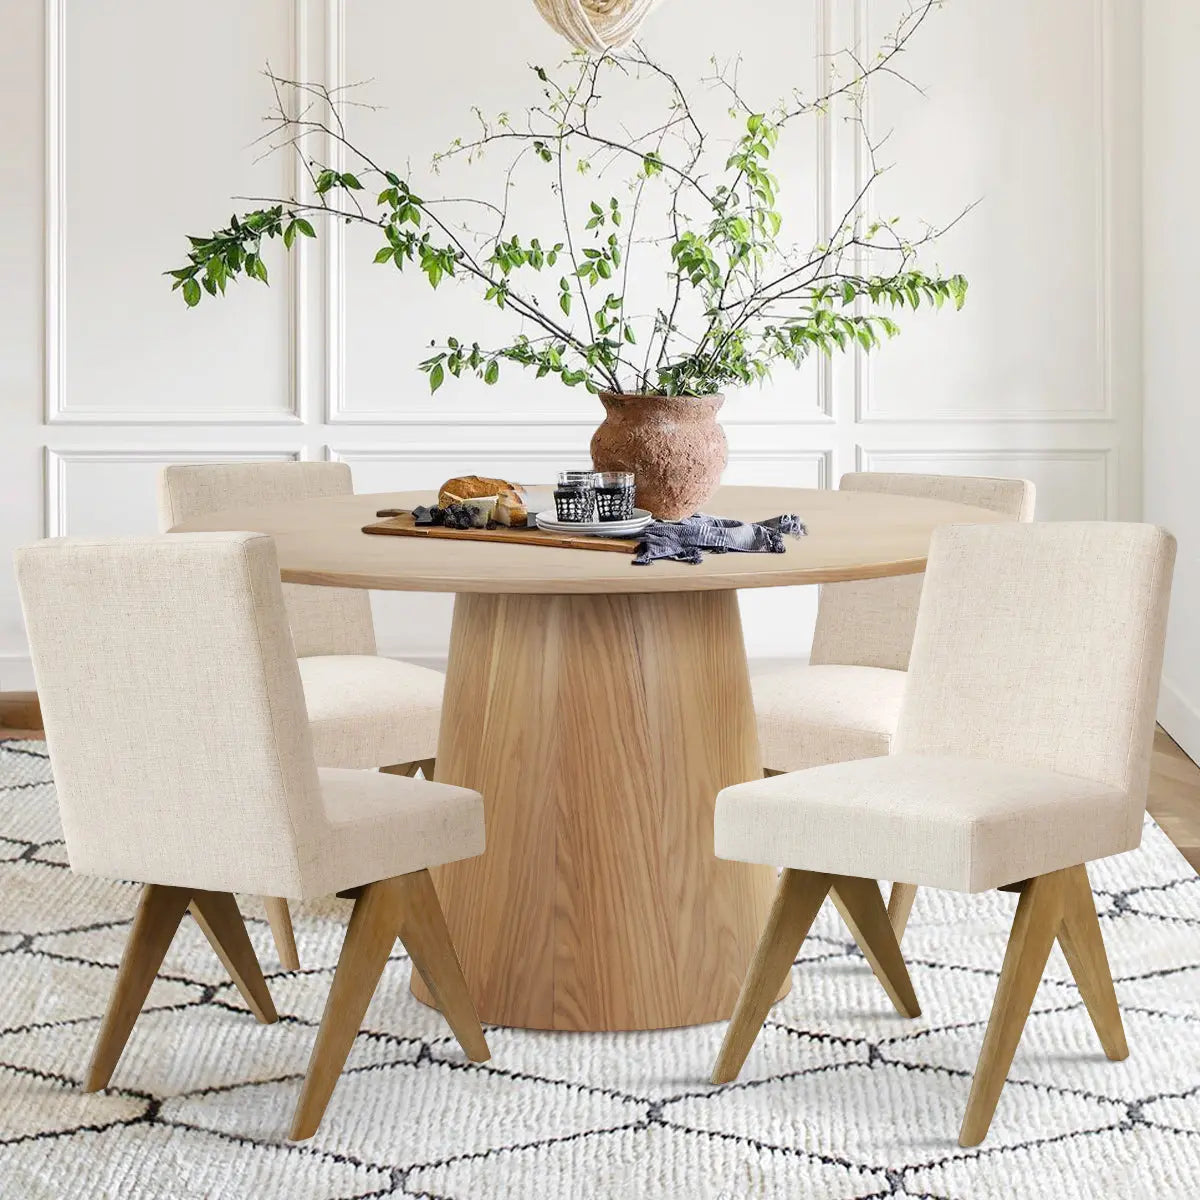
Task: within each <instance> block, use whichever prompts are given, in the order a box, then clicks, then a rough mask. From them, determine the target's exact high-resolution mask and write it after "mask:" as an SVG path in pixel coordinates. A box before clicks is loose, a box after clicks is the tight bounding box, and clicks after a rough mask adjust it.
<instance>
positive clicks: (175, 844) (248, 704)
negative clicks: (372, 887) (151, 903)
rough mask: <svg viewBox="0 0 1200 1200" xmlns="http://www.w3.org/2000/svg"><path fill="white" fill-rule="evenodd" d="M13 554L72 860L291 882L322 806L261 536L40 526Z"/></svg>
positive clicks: (182, 878)
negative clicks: (40, 534) (41, 531)
mask: <svg viewBox="0 0 1200 1200" xmlns="http://www.w3.org/2000/svg"><path fill="white" fill-rule="evenodd" d="M16 564H17V582H18V585H19V587H20V592H21V604H22V607H23V609H24V612H25V624H26V627H27V629H28V632H29V643H30V649H31V653H32V657H33V668H34V674H35V676H36V679H37V690H38V698H39V700H40V701H41V709H42V716H43V720H44V723H45V727H46V740H47V742H48V744H49V748H50V761H51V765H52V767H53V771H54V782H55V786H56V789H57V791H58V801H59V806H60V810H61V813H62V821H63V828H64V830H65V833H66V841H67V851H68V854H69V856H70V860H71V866H72V867H73V868H75V869H76V870H78V871H82V872H84V873H86V874H91V875H107V876H112V877H116V878H121V879H131V880H136V881H138V882H143V883H162V884H172V885H178V886H191V887H197V888H206V889H210V890H213V891H243V892H252V893H257V894H263V895H269V896H286V895H289V894H290V895H298V894H301V893H300V890H299V889H300V887H301V884H302V876H303V875H304V874H305V871H306V864H307V863H309V862H310V861H311V859H312V856H313V854H315V853H316V852H317V848H316V847H314V846H310V845H308V844H307V843H306V842H305V841H304V840H303V839H304V838H305V837H306V836H311V837H312V838H313V839H314V840H315V839H316V838H317V837H318V836H319V831H320V829H321V827H322V822H323V818H322V815H321V814H322V811H323V810H322V806H321V797H320V792H319V787H318V782H317V771H316V766H315V765H314V762H313V751H312V741H311V736H310V734H309V727H308V715H307V713H306V711H305V706H304V694H303V691H302V689H301V684H300V672H299V668H298V667H297V665H296V656H295V653H294V652H293V650H292V642H291V636H290V634H289V632H288V628H287V617H286V613H285V611H284V607H283V597H282V595H281V593H280V584H279V567H278V563H277V560H276V556H275V545H274V542H273V541H272V540H271V538H269V537H267V536H266V535H265V534H259V533H187V534H172V535H170V536H168V537H148V538H121V539H115V538H108V539H95V540H92V539H79V538H55V539H51V540H49V541H44V542H38V543H35V544H34V545H31V546H26V547H23V548H22V549H20V550H18V551H17V554H16Z"/></svg>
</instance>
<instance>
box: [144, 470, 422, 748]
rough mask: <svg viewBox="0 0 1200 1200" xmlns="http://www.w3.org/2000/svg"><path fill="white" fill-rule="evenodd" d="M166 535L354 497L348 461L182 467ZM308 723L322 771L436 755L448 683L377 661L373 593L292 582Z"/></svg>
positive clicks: (174, 473)
mask: <svg viewBox="0 0 1200 1200" xmlns="http://www.w3.org/2000/svg"><path fill="white" fill-rule="evenodd" d="M159 492H160V496H159V509H160V512H159V516H160V522H161V524H162V527H163V528H164V529H169V528H170V527H171V526H173V525H176V524H178V523H179V522H180V521H186V520H190V519H192V518H195V517H200V516H204V515H206V514H207V513H211V512H216V511H219V510H221V509H224V508H234V507H239V506H248V505H254V504H280V503H285V502H287V501H289V500H303V499H308V498H310V497H314V496H348V495H351V494H352V483H351V479H350V468H349V466H348V465H347V464H346V463H340V462H261V463H183V464H179V465H175V466H169V467H165V468H164V469H163V471H162V474H161V476H160V486H159ZM283 593H284V598H285V600H286V603H287V610H288V619H289V623H290V625H291V629H292V638H293V641H294V642H295V646H296V653H297V655H299V656H300V659H301V664H300V678H301V682H302V684H303V686H304V696H305V701H306V703H307V706H308V714H309V718H310V719H311V720H312V722H313V750H314V752H315V754H316V758H317V762H318V763H319V764H320V765H321V766H323V767H383V766H392V765H395V764H401V763H411V762H415V761H417V760H422V759H431V758H434V757H435V756H436V754H437V735H438V725H439V723H440V720H441V703H442V687H443V685H444V683H445V676H443V675H442V674H441V672H439V671H433V670H430V669H429V668H428V667H419V666H415V665H413V664H412V663H405V662H397V661H395V660H394V659H389V658H380V657H378V656H377V655H376V654H375V631H374V627H373V626H372V624H371V607H370V598H369V593H368V592H366V591H363V590H361V589H357V588H325V587H310V586H308V585H305V584H284V586H283Z"/></svg>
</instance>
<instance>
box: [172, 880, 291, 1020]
mask: <svg viewBox="0 0 1200 1200" xmlns="http://www.w3.org/2000/svg"><path fill="white" fill-rule="evenodd" d="M191 910H192V916H193V917H195V918H196V924H197V925H199V926H200V928H201V929H203V930H204V936H205V937H207V938H208V940H209V942H210V943H211V944H212V948H213V949H214V950H215V951H216V952H217V957H218V958H219V959H220V960H221V962H222V963H223V964H224V966H225V970H227V971H228V972H229V977H230V978H231V979H232V980H233V982H234V983H236V984H237V989H238V991H239V992H241V993H242V998H243V999H244V1000H245V1001H246V1003H247V1005H249V1007H250V1011H251V1012H252V1013H253V1014H254V1015H255V1017H257V1018H258V1020H259V1021H260V1022H261V1023H262V1024H264V1025H270V1024H271V1023H272V1022H273V1021H278V1020H279V1014H278V1013H277V1012H276V1011H275V1002H274V1001H273V1000H272V999H271V993H270V992H269V991H268V990H267V981H266V980H265V979H264V978H263V973H262V967H261V966H260V965H259V961H258V956H257V955H256V954H255V953H254V947H253V946H252V945H250V937H249V935H248V934H247V933H246V923H245V922H244V921H243V920H242V914H241V913H240V912H239V911H238V906H237V901H236V900H235V899H234V898H233V897H232V896H231V895H230V894H229V893H228V892H193V893H192V903H191Z"/></svg>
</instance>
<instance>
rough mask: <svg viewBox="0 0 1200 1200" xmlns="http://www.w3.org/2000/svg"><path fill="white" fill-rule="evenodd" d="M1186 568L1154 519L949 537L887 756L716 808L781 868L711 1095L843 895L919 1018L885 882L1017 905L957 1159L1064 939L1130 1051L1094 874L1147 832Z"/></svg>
mask: <svg viewBox="0 0 1200 1200" xmlns="http://www.w3.org/2000/svg"><path fill="white" fill-rule="evenodd" d="M1174 559H1175V540H1174V538H1172V537H1171V535H1170V534H1168V533H1166V532H1164V531H1163V530H1161V529H1157V528H1155V527H1153V526H1150V525H1133V524H1115V523H1106V522H1081V523H1048V524H1037V525H1033V524H1028V525H1027V524H1012V525H1007V524H999V525H954V526H947V527H944V528H942V529H939V530H937V531H936V532H935V534H934V536H933V540H932V544H931V547H930V554H929V566H928V570H927V572H926V578H925V585H924V589H923V594H922V597H921V608H920V614H919V616H918V619H917V628H916V635H915V638H914V641H913V648H912V656H911V661H910V662H909V667H908V684H907V687H906V689H905V694H904V700H903V704H902V706H901V712H900V720H899V724H898V727H897V733H896V738H895V744H894V746H893V749H892V753H891V754H890V755H888V756H886V757H878V758H872V759H863V760H860V761H857V762H846V763H839V764H835V765H832V766H821V767H816V768H814V769H811V770H804V771H796V772H793V773H791V774H783V775H777V776H775V777H774V778H770V779H763V780H756V781H754V782H751V783H744V784H740V785H738V786H736V787H731V788H726V789H725V790H724V791H722V792H721V793H720V794H719V795H718V797H717V805H716V814H715V827H714V842H715V848H716V852H717V854H718V856H719V857H722V858H731V859H735V860H738V861H742V862H754V863H766V864H770V865H772V866H780V867H783V868H784V870H783V872H782V874H781V876H780V885H779V890H778V893H777V896H776V900H775V904H774V906H773V908H772V911H771V915H770V918H769V919H768V922H767V926H766V928H765V929H764V932H763V935H762V939H761V940H760V942H759V946H758V949H757V951H756V952H755V958H754V961H753V963H752V965H751V968H750V971H749V973H748V974H747V976H746V980H745V982H744V984H743V987H742V992H741V995H740V996H739V999H738V1005H737V1009H736V1011H735V1013H734V1016H733V1018H732V1020H731V1022H730V1025H729V1029H728V1030H727V1032H726V1036H725V1041H724V1044H723V1045H722V1048H721V1053H720V1055H719V1056H718V1059H717V1064H716V1067H715V1069H714V1072H713V1082H714V1083H722V1082H727V1081H728V1080H731V1079H734V1078H736V1077H737V1074H738V1072H739V1071H740V1069H741V1066H742V1064H743V1062H744V1061H745V1058H746V1055H747V1053H748V1052H749V1050H750V1047H751V1046H752V1044H753V1042H754V1039H755V1037H756V1036H757V1033H758V1030H759V1029H760V1028H761V1026H762V1023H763V1020H764V1019H765V1017H766V1014H767V1011H768V1008H769V1006H770V1004H771V1002H772V1000H773V998H774V997H775V996H776V995H777V994H778V990H779V987H780V985H781V983H782V981H783V978H784V977H785V976H786V973H787V971H788V970H789V969H790V967H791V964H792V962H793V961H794V960H795V958H796V955H797V953H798V952H799V949H800V946H801V945H802V943H803V941H804V938H805V937H806V936H807V932H808V929H809V927H810V926H811V923H812V921H813V919H814V917H815V916H816V913H817V911H818V910H819V908H820V906H821V904H822V903H823V902H824V900H825V898H826V896H832V898H833V899H834V901H835V903H836V904H837V905H838V907H839V911H841V912H842V914H843V915H844V916H845V917H846V919H847V922H848V924H849V926H850V929H851V931H852V932H853V934H854V936H855V938H856V939H857V940H858V942H859V944H860V945H861V946H862V947H863V950H864V953H865V954H866V957H867V960H868V962H869V963H870V964H871V966H872V968H873V969H874V971H875V973H876V974H877V975H878V976H879V978H880V980H881V982H882V983H883V984H884V987H885V988H886V989H887V991H888V994H889V996H891V997H892V999H893V1001H894V1002H895V1004H896V1006H897V1008H898V1009H900V1011H901V1012H902V1013H903V1014H904V1015H906V1016H916V1015H918V1014H919V1012H920V1009H919V1007H918V1005H917V1002H916V997H915V994H914V993H913V990H912V983H911V980H910V979H909V977H908V971H907V968H906V967H905V964H904V960H903V957H902V955H901V953H900V948H899V944H898V942H897V939H896V932H895V929H894V926H893V922H892V921H891V920H889V915H888V913H887V912H886V911H885V909H884V907H883V901H882V897H881V896H880V893H879V889H878V885H877V882H876V881H878V880H879V879H899V880H905V881H907V882H909V883H916V884H928V885H932V886H936V887H945V888H951V889H954V890H958V891H968V892H977V891H982V890H984V889H987V888H993V887H998V886H1007V887H1010V888H1011V889H1012V890H1015V891H1019V892H1020V893H1021V895H1020V900H1019V901H1018V904H1017V911H1016V915H1015V917H1014V920H1013V927H1012V933H1011V935H1010V938H1009V942H1008V948H1007V950H1006V953H1005V957H1004V963H1003V966H1002V969H1001V972H1000V979H999V982H998V984H997V988H996V995H995V999H994V1002H993V1005H992V1014H991V1018H990V1020H989V1022H988V1026H987V1030H986V1032H985V1035H984V1041H983V1048H982V1050H981V1052H980V1056H979V1062H978V1065H977V1068H976V1071H975V1076H974V1079H973V1081H972V1086H971V1095H970V1098H969V1100H968V1102H967V1108H966V1112H965V1115H964V1118H963V1123H962V1127H961V1129H960V1133H959V1141H960V1143H961V1144H962V1145H964V1146H973V1145H977V1144H978V1143H979V1142H981V1141H982V1140H983V1139H984V1137H986V1135H987V1131H988V1128H989V1126H990V1123H991V1120H992V1116H993V1113H994V1112H995V1109H996V1104H997V1101H998V1100H999V1097H1000V1093H1001V1090H1002V1088H1003V1086H1004V1081H1005V1079H1006V1077H1007V1075H1008V1071H1009V1067H1010V1066H1011V1063H1012V1058H1013V1053H1014V1051H1015V1049H1016V1047H1017V1044H1018V1042H1019V1040H1020V1037H1021V1032H1022V1030H1023V1028H1024V1024H1025V1020H1026V1018H1027V1016H1028V1013H1029V1011H1030V1007H1031V1005H1032V1003H1033V998H1034V994H1035V992H1036V989H1037V985H1038V981H1039V979H1040V978H1041V975H1042V972H1043V970H1044V969H1045V964H1046V960H1047V957H1048V955H1049V953H1050V950H1051V948H1052V946H1053V944H1054V942H1055V941H1056V940H1057V941H1058V942H1059V943H1060V945H1061V947H1062V950H1063V953H1064V955H1065V956H1066V959H1067V962H1068V964H1069V966H1070V968H1071V971H1072V974H1073V975H1074V977H1075V981H1076V983H1077V985H1078V987H1079V990H1080V992H1081V993H1082V996H1083V1000H1084V1003H1085V1006H1086V1009H1087V1012H1088V1013H1089V1015H1090V1016H1091V1019H1092V1022H1093V1024H1094V1025H1095V1028H1096V1032H1097V1034H1098V1035H1099V1038H1100V1042H1101V1045H1102V1046H1103V1048H1104V1051H1105V1053H1106V1055H1107V1056H1108V1057H1109V1058H1110V1059H1114V1060H1119V1059H1122V1058H1125V1057H1126V1056H1127V1055H1128V1053H1129V1050H1128V1046H1127V1043H1126V1040H1125V1033H1124V1028H1123V1025H1122V1022H1121V1017H1120V1010H1119V1008H1118V1005H1117V999H1116V993H1115V990H1114V988H1113V983H1112V974H1111V971H1110V968H1109V964H1108V959H1107V955H1106V952H1105V949H1104V942H1103V938H1102V936H1101V932H1100V926H1099V923H1098V921H1097V919H1096V911H1095V904H1094V901H1093V898H1092V893H1091V888H1090V884H1089V882H1088V876H1087V869H1086V863H1087V862H1089V861H1091V860H1093V859H1097V858H1104V857H1107V856H1108V855H1111V854H1119V853H1121V852H1122V851H1125V850H1130V849H1132V848H1134V847H1135V846H1137V845H1138V843H1139V841H1140V839H1141V831H1142V823H1143V815H1144V812H1145V804H1146V788H1147V784H1148V780H1149V769H1150V747H1151V741H1152V738H1153V734H1154V716H1155V703H1156V700H1157V695H1158V686H1159V678H1160V675H1161V670H1162V655H1163V642H1164V638H1165V630H1166V616H1167V602H1168V597H1169V593H1170V583H1171V571H1172V566H1173V564H1174ZM954 1016H955V1019H957V1020H962V1019H963V1014H954Z"/></svg>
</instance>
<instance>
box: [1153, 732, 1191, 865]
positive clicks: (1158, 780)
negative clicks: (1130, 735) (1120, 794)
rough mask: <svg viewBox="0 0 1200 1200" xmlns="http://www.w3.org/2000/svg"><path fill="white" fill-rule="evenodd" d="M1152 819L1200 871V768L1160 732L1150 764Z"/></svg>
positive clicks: (1155, 736)
mask: <svg viewBox="0 0 1200 1200" xmlns="http://www.w3.org/2000/svg"><path fill="white" fill-rule="evenodd" d="M1147 807H1148V808H1149V809H1150V815H1151V816H1152V817H1153V818H1154V819H1155V820H1156V821H1157V822H1158V823H1159V825H1161V826H1162V827H1163V829H1164V830H1166V832H1167V834H1168V836H1169V837H1170V839H1171V841H1173V842H1174V843H1175V845H1177V846H1178V847H1179V849H1180V850H1182V851H1183V856H1184V858H1186V859H1187V860H1188V862H1190V863H1191V864H1192V866H1193V867H1195V868H1196V870H1197V871H1200V767H1198V766H1196V764H1195V763H1194V762H1192V760H1191V759H1190V758H1188V756H1187V755H1186V754H1184V752H1183V751H1182V750H1180V748H1179V747H1178V746H1177V745H1176V744H1175V743H1174V742H1173V741H1172V740H1171V739H1170V737H1169V736H1168V735H1167V734H1166V733H1164V732H1163V731H1162V730H1161V729H1159V730H1157V731H1156V732H1155V735H1154V758H1153V759H1152V760H1151V764H1150V800H1149V803H1148V805H1147Z"/></svg>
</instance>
